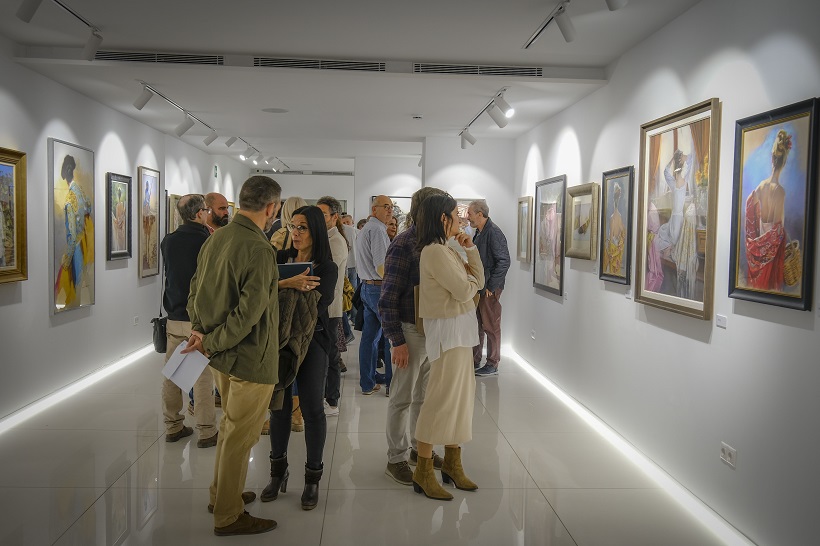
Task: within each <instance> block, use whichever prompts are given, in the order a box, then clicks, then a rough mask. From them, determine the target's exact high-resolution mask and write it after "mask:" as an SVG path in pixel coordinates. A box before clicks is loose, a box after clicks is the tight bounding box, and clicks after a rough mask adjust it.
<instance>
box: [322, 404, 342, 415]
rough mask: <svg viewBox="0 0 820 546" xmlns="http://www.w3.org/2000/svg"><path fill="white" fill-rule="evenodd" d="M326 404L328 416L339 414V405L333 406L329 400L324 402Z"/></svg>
mask: <svg viewBox="0 0 820 546" xmlns="http://www.w3.org/2000/svg"><path fill="white" fill-rule="evenodd" d="M324 404H325V415H326V416H327V417H335V416H337V415H339V406H331V405H330V404H328V403H327V400H325V402H324Z"/></svg>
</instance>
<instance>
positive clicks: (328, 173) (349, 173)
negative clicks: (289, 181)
mask: <svg viewBox="0 0 820 546" xmlns="http://www.w3.org/2000/svg"><path fill="white" fill-rule="evenodd" d="M275 174H295V175H300V176H301V175H316V176H353V172H352V171H292V170H291V171H277V172H276V173H275Z"/></svg>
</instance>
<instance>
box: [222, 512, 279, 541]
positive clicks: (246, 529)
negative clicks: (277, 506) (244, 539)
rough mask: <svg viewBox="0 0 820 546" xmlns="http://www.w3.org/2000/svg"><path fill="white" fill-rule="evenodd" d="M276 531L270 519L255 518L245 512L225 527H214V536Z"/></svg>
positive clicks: (274, 524) (274, 523) (273, 522)
mask: <svg viewBox="0 0 820 546" xmlns="http://www.w3.org/2000/svg"><path fill="white" fill-rule="evenodd" d="M274 529H276V522H275V521H273V520H272V519H262V518H255V517H253V516H252V515H250V514H248V513H247V512H242V513H241V514H239V518H238V519H237V520H236V521H235V522H233V523H231V524H230V525H226V526H225V527H214V534H215V535H216V536H218V537H226V536H231V535H258V534H260V533H267V532H268V531H273V530H274Z"/></svg>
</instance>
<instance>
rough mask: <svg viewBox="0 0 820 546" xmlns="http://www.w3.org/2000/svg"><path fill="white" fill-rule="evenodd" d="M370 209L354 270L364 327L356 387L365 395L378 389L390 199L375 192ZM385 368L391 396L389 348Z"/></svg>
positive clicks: (387, 386) (390, 212) (390, 214)
mask: <svg viewBox="0 0 820 546" xmlns="http://www.w3.org/2000/svg"><path fill="white" fill-rule="evenodd" d="M370 210H371V216H370V219H368V221H367V223H366V224H365V225H364V227H362V230H361V231H360V232H359V235H358V236H357V237H356V271H357V273H358V275H359V280H360V281H361V282H362V283H363V284H362V287H361V297H362V302H363V303H364V328H362V339H361V344H360V345H359V386H361V388H362V394H364V395H370V394H373V393H374V392H376V391H378V390H379V389H380V388H381V387H380V386H379V384H378V383H377V382H376V361H377V359H378V350H377V349H378V346H379V343H380V342H381V339H382V326H381V318H380V315H379V296H380V295H381V289H382V278H383V277H384V259H385V256H386V255H387V247H389V246H390V239H388V237H387V222H389V221H390V219H391V218H392V217H393V201H392V200H391V199H390V198H389V197H387V196H386V195H378V196H376V197H375V198H374V199H373V203H372V204H371V207H370ZM384 371H385V380H384V382H385V386H386V389H385V394H387V395H388V396H390V380H391V379H392V376H393V367H392V366H391V363H390V351H389V350H388V351H385V355H384Z"/></svg>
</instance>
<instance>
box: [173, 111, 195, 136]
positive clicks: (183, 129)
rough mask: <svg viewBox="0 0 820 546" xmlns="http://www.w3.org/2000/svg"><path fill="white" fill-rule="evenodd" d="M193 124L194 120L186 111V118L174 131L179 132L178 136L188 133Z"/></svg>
mask: <svg viewBox="0 0 820 546" xmlns="http://www.w3.org/2000/svg"><path fill="white" fill-rule="evenodd" d="M193 126H194V120H192V119H191V118H190V116H188V114H187V113H186V114H185V119H184V120H183V121H182V123H180V124H179V125H177V128H176V129H174V132H175V133H176V134H177V136H178V137H181V136H182V135H184V134H185V133H187V132H188V130H189V129H190V128H191V127H193Z"/></svg>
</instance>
